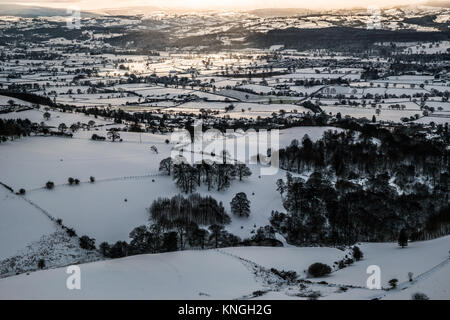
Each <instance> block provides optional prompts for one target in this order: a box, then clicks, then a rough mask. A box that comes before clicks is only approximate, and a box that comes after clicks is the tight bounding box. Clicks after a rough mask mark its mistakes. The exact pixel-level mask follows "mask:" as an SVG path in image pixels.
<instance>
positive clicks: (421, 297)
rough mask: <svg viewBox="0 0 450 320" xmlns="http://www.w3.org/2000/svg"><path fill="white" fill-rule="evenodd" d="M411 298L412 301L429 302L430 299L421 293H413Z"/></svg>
mask: <svg viewBox="0 0 450 320" xmlns="http://www.w3.org/2000/svg"><path fill="white" fill-rule="evenodd" d="M411 298H412V299H413V300H430V298H428V296H427V295H426V294H425V293H422V292H416V293H414V294H413V295H412V296H411Z"/></svg>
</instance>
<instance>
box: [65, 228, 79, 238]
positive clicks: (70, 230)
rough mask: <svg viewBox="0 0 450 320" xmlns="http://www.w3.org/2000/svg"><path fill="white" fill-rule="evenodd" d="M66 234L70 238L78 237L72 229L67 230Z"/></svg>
mask: <svg viewBox="0 0 450 320" xmlns="http://www.w3.org/2000/svg"><path fill="white" fill-rule="evenodd" d="M66 232H67V234H68V235H69V237H76V235H77V233H76V232H75V230H74V229H72V228H66Z"/></svg>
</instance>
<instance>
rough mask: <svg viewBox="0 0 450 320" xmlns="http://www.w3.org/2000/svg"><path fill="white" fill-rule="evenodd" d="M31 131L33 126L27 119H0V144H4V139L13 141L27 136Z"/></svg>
mask: <svg viewBox="0 0 450 320" xmlns="http://www.w3.org/2000/svg"><path fill="white" fill-rule="evenodd" d="M33 130H34V128H33V124H32V123H31V121H30V120H28V119H25V120H22V119H0V143H1V142H5V141H6V140H7V139H6V137H11V138H12V139H14V138H20V137H25V136H29V135H30V134H31V133H32V132H33Z"/></svg>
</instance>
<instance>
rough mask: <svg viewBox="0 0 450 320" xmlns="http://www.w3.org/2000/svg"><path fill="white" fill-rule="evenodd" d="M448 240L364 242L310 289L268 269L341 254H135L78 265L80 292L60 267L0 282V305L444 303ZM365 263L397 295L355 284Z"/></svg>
mask: <svg viewBox="0 0 450 320" xmlns="http://www.w3.org/2000/svg"><path fill="white" fill-rule="evenodd" d="M449 240H450V238H449V237H444V238H441V239H436V240H431V241H425V242H417V243H410V246H409V247H408V248H405V249H400V248H397V247H396V245H395V244H391V243H385V244H367V245H366V244H363V245H362V250H363V252H364V255H365V258H364V259H363V260H362V261H360V262H356V263H355V264H354V265H353V266H351V267H348V268H345V269H343V270H340V271H337V272H333V273H332V274H331V275H330V276H328V277H327V278H324V279H309V280H313V281H314V283H311V284H304V286H305V287H304V288H299V286H298V285H290V284H288V283H283V281H281V280H280V279H279V278H278V279H277V278H276V276H274V274H272V273H271V272H270V271H269V270H270V268H277V269H278V270H280V271H281V270H283V269H284V270H286V271H287V270H296V271H302V270H303V269H305V268H306V267H307V266H308V265H309V264H310V263H311V262H317V261H323V262H328V263H331V262H332V261H333V260H335V259H337V258H339V257H342V255H343V252H342V251H339V250H337V249H332V248H264V247H257V248H254V247H245V248H228V249H222V250H206V251H183V252H174V253H164V254H154V255H141V256H134V257H128V258H123V259H117V260H111V261H100V262H94V263H88V264H83V265H80V270H81V290H68V289H67V288H66V280H67V277H68V275H67V274H66V269H65V268H59V269H53V270H46V271H38V272H34V273H31V274H29V275H26V274H23V275H18V276H14V277H9V278H5V279H1V280H0V299H189V300H195V299H236V298H244V297H247V298H251V297H253V295H252V293H253V292H255V291H258V290H260V291H262V292H263V295H262V296H261V298H263V299H293V298H294V299H305V294H308V293H310V292H312V291H316V292H320V295H321V297H320V298H321V299H373V298H382V299H411V295H412V294H413V293H416V292H421V293H424V294H426V295H428V296H429V297H430V298H433V299H449V298H450V292H449V288H448V281H446V279H448V275H449V273H448V270H449V268H448V266H449V264H448V261H449V255H448V248H449V247H448V244H449ZM385 252H386V254H384V253H385ZM424 253H425V254H426V257H425V258H422V257H423V256H422V254H424ZM424 260H427V261H425V262H424ZM370 264H378V265H379V266H380V268H381V272H382V278H383V283H384V281H385V279H388V278H389V279H390V277H397V278H398V279H399V287H398V289H394V290H369V289H367V288H365V281H364V283H361V281H359V280H358V279H361V280H362V279H364V280H365V279H367V277H368V276H369V275H368V274H367V273H366V268H367V265H370ZM408 271H412V272H415V273H414V276H413V282H411V283H410V282H409V281H407V280H406V275H407V272H408ZM224 274H226V275H227V276H226V277H224ZM318 280H325V281H326V282H327V283H328V284H327V283H317V281H318ZM333 283H339V284H340V285H339V286H334V285H333ZM348 285H357V286H360V287H356V288H354V287H350V286H348ZM341 287H346V288H347V289H346V290H341V289H340V288H341Z"/></svg>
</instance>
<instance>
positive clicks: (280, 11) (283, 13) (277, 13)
mask: <svg viewBox="0 0 450 320" xmlns="http://www.w3.org/2000/svg"><path fill="white" fill-rule="evenodd" d="M313 12H314V11H312V10H309V9H302V8H267V9H255V10H251V11H248V13H250V14H253V15H255V16H258V17H261V18H270V17H290V16H295V15H306V14H311V13H313Z"/></svg>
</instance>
